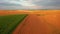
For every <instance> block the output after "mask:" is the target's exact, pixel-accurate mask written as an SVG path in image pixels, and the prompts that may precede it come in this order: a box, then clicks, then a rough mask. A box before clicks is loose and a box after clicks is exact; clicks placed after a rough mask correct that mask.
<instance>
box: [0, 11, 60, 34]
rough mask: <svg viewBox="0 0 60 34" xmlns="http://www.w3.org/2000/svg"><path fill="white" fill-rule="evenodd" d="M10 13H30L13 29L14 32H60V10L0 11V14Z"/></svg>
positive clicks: (25, 33)
mask: <svg viewBox="0 0 60 34" xmlns="http://www.w3.org/2000/svg"><path fill="white" fill-rule="evenodd" d="M7 11H8V12H7ZM9 14H10V15H13V14H28V16H27V17H26V18H25V19H24V20H23V21H22V22H21V23H20V24H19V25H18V26H17V28H16V29H15V30H14V31H13V34H60V10H10V11H9V10H5V11H4V10H1V11H0V15H9Z"/></svg>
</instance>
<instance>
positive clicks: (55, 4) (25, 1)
mask: <svg viewBox="0 0 60 34" xmlns="http://www.w3.org/2000/svg"><path fill="white" fill-rule="evenodd" d="M7 7H8V8H7ZM5 8H6V9H60V0H0V9H5Z"/></svg>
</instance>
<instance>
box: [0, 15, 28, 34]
mask: <svg viewBox="0 0 60 34" xmlns="http://www.w3.org/2000/svg"><path fill="white" fill-rule="evenodd" d="M26 16H27V15H26V14H20V15H6V16H0V34H12V31H13V30H14V29H15V28H16V27H17V25H18V24H20V22H21V21H22V20H23V19H24V18H25V17H26Z"/></svg>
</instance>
